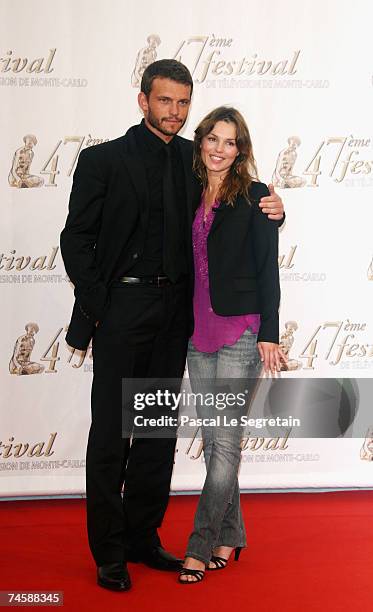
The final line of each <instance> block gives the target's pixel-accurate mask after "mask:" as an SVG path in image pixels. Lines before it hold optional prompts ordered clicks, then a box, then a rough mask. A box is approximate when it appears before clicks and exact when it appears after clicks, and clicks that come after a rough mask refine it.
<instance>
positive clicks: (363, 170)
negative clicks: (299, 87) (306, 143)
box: [272, 134, 373, 189]
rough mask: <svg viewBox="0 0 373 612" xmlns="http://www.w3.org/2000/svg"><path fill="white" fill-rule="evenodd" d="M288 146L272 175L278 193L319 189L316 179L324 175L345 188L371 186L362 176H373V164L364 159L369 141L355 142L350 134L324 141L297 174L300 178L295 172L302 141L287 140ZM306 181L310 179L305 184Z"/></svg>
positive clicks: (361, 139) (295, 138)
mask: <svg viewBox="0 0 373 612" xmlns="http://www.w3.org/2000/svg"><path fill="white" fill-rule="evenodd" d="M288 145H289V146H288V147H286V148H285V149H283V150H282V151H281V152H280V153H279V155H278V158H277V162H276V166H275V169H274V171H273V175H272V182H273V183H274V185H275V186H276V187H278V188H280V189H288V188H295V187H304V186H307V187H319V186H320V184H319V177H320V176H321V175H324V176H325V175H326V174H327V176H328V177H329V178H331V179H333V182H335V183H342V182H344V184H345V185H346V186H352V187H354V186H356V187H365V186H371V184H372V183H371V181H370V182H369V181H367V180H366V179H365V175H367V174H370V173H373V161H372V159H366V153H367V151H366V150H367V148H368V147H369V146H370V145H371V139H370V138H355V137H354V136H353V135H352V134H351V135H350V136H332V137H330V138H325V139H324V140H322V141H321V143H320V144H319V146H318V147H317V149H316V151H315V153H314V154H313V155H312V158H311V160H310V161H309V162H308V163H307V165H306V167H305V169H304V170H303V172H301V173H300V174H301V175H302V176H299V171H298V174H297V173H296V172H295V170H294V166H295V163H296V162H297V157H298V153H299V151H298V148H300V145H301V140H300V138H299V137H298V136H290V137H289V138H288ZM329 145H334V146H330V147H329ZM368 155H371V154H369V153H368ZM363 156H364V157H363ZM362 157H363V158H362ZM297 165H298V166H299V161H298V162H297ZM304 177H306V178H304ZM307 177H310V178H309V180H308V181H307Z"/></svg>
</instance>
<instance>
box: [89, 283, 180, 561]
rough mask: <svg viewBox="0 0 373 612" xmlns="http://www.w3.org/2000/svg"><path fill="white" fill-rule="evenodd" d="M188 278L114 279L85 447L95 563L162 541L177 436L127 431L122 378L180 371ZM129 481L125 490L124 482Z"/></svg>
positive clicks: (97, 351)
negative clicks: (155, 281) (164, 282)
mask: <svg viewBox="0 0 373 612" xmlns="http://www.w3.org/2000/svg"><path fill="white" fill-rule="evenodd" d="M188 313H189V309H188V298H187V283H186V282H180V283H177V284H175V285H170V286H166V287H155V286H141V285H136V284H130V285H128V284H122V283H115V284H114V285H113V287H112V289H111V295H110V305H109V308H108V310H107V311H106V313H105V316H104V319H103V321H101V322H100V323H99V325H98V327H97V329H96V331H95V335H94V338H93V344H92V346H93V371H94V377H93V384H92V424H91V428H90V432H89V439H88V447H87V469H86V490H87V527H88V538H89V544H90V548H91V551H92V554H93V557H94V559H95V561H96V564H97V565H104V564H107V563H114V562H122V561H124V560H125V549H126V547H136V549H139V550H141V549H145V548H147V547H148V546H153V545H157V544H159V542H160V540H159V537H158V534H157V528H158V527H159V526H160V525H161V523H162V519H163V516H164V513H165V511H166V508H167V504H168V498H169V489H170V480H171V476H172V469H173V463H174V453H175V443H176V438H175V436H173V437H171V438H170V437H167V438H162V437H145V438H141V437H138V438H135V439H132V442H130V439H129V438H128V437H127V438H123V437H122V379H123V378H138V377H139V378H147V377H149V378H153V377H155V378H157V377H160V378H163V377H164V378H167V377H170V378H174V379H180V382H181V380H182V377H183V373H184V368H185V359H186V351H187V340H188ZM123 484H124V493H123V496H122V488H123Z"/></svg>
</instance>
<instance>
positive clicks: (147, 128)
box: [61, 60, 283, 591]
mask: <svg viewBox="0 0 373 612" xmlns="http://www.w3.org/2000/svg"><path fill="white" fill-rule="evenodd" d="M192 89H193V80H192V77H191V75H190V73H189V71H188V69H187V68H186V67H185V66H184V65H183V64H181V63H180V62H177V61H176V60H160V61H158V62H154V63H153V64H151V65H150V66H148V68H147V69H146V70H145V72H144V74H143V78H142V82H141V92H140V93H139V96H138V103H139V106H140V108H141V110H142V112H143V114H144V119H143V120H142V122H141V123H140V125H137V126H133V127H131V128H130V129H129V130H128V132H127V133H126V134H125V136H122V137H120V138H118V139H117V140H113V141H110V142H107V143H103V144H100V145H97V146H94V147H90V148H88V149H85V150H83V151H82V152H81V154H80V156H79V161H78V165H77V168H76V171H75V173H74V180H73V186H72V191H71V196H70V203H69V214H68V217H67V221H66V226H65V228H64V230H63V232H62V234H61V253H62V256H63V259H64V263H65V267H66V271H67V273H68V275H69V277H70V279H71V280H72V282H73V283H74V285H75V298H76V299H75V304H74V309H73V315H72V319H71V322H70V326H69V330H68V333H67V336H66V340H67V342H68V344H69V345H70V346H73V347H75V348H78V349H82V350H84V349H86V348H87V346H88V344H89V342H90V339H91V338H92V337H93V341H92V349H93V363H94V377H93V384H92V424H91V428H90V433H89V440H88V447H87V482H86V486H87V524H88V537H89V544H90V548H91V551H92V554H93V557H94V559H95V562H96V565H97V579H98V584H99V585H100V586H103V587H106V588H109V589H113V590H123V591H124V590H128V589H129V588H130V586H131V582H130V578H129V574H128V571H127V567H126V561H127V560H130V561H141V562H144V563H146V564H147V565H149V566H150V567H153V568H157V569H164V570H178V569H180V564H181V562H182V561H181V560H180V559H177V558H176V557H174V556H173V555H171V554H170V553H168V552H166V551H165V550H164V549H163V548H162V545H161V542H160V539H159V536H158V533H157V528H158V527H159V526H160V525H161V522H162V519H163V516H164V513H165V511H166V507H167V503H168V496H169V488H170V480H171V475H172V468H173V460H174V451H175V441H176V438H175V435H173V436H171V437H160V436H154V437H133V438H132V441H130V439H129V437H128V436H126V437H123V436H122V383H121V381H122V379H129V378H144V379H145V378H146V379H153V378H155V379H162V378H171V379H177V380H180V381H181V379H182V377H183V373H184V367H185V358H186V350H187V340H188V336H189V334H190V331H191V312H192V309H191V293H192V286H191V278H192V276H191V274H190V272H191V270H192V264H193V260H192V245H191V226H192V220H193V214H194V210H195V208H196V205H197V204H198V201H199V197H200V191H199V187H198V184H197V183H196V182H195V180H194V179H193V176H192V143H191V142H190V141H187V140H185V139H184V138H181V137H179V136H177V133H178V132H179V130H180V129H181V128H182V126H183V125H184V123H185V121H186V119H187V115H188V110H189V106H190V102H191V94H192ZM267 200H268V198H267ZM263 206H264V208H263V211H266V212H269V213H272V215H273V217H274V218H277V219H279V218H281V217H282V213H283V206H282V202H281V199H280V198H279V197H278V196H277V195H276V194H271V196H270V197H269V201H267V202H263ZM124 482H125V488H124V494H123V496H122V487H123V484H124Z"/></svg>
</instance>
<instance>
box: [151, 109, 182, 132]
mask: <svg viewBox="0 0 373 612" xmlns="http://www.w3.org/2000/svg"><path fill="white" fill-rule="evenodd" d="M146 119H147V121H148V122H149V123H150V125H151V126H152V127H153V128H154V129H155V130H158V132H160V133H161V134H164V136H176V134H178V133H179V132H180V130H181V128H182V127H183V125H184V123H185V122H186V120H187V117H185V119H184V121H181V122H180V127H179V128H178V130H177V131H176V132H172V131H170V130H166V129H165V128H164V127H162V125H161V123H160V121H159V120H158V119H157V118H156V117H155V116H154V115H153V113H152V111H151V110H150V109H149V111H148V115H147V117H146Z"/></svg>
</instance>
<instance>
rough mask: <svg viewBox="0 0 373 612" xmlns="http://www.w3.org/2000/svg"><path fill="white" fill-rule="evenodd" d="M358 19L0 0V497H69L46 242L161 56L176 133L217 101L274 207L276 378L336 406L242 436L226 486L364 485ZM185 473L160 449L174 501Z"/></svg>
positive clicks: (194, 460)
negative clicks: (307, 428) (322, 389)
mask: <svg viewBox="0 0 373 612" xmlns="http://www.w3.org/2000/svg"><path fill="white" fill-rule="evenodd" d="M372 18H373V8H372V5H371V3H370V2H369V1H368V0H367V1H362V0H357V1H356V2H354V3H353V4H351V3H349V2H341V1H340V0H328V1H327V2H321V0H316V1H315V0H313V1H312V2H311V1H310V0H306V1H305V2H303V3H302V6H301V8H300V6H299V3H297V2H295V0H284V1H283V2H281V3H276V2H273V1H272V0H252V1H251V2H245V1H244V0H234V2H233V3H230V4H228V3H226V2H221V1H214V2H212V1H211V0H206V1H205V2H203V3H200V2H198V1H197V0H189V2H188V3H187V4H184V5H177V6H173V5H165V4H164V3H163V2H159V1H158V0H153V1H152V2H150V1H149V2H147V1H146V0H138V1H137V2H133V1H128V2H127V1H124V0H123V1H121V0H107V1H106V2H105V3H95V2H90V1H88V0H80V1H79V2H76V1H75V0H65V1H64V2H50V1H47V0H35V1H34V2H31V3H30V2H26V0H20V1H19V2H17V3H16V4H14V2H13V1H11V0H3V2H2V19H1V23H0V31H1V36H0V46H1V48H0V96H1V113H0V126H1V127H0V129H1V152H0V190H1V224H0V258H1V259H0V284H1V301H0V308H1V321H2V325H3V327H2V333H1V352H0V381H1V406H0V495H1V496H3V497H4V496H13V495H14V496H15V495H40V494H70V493H77V494H79V493H84V470H85V446H86V440H87V434H88V428H89V422H90V385H91V380H92V354H91V350H90V349H88V350H87V352H86V353H81V352H79V351H73V350H72V349H71V348H69V347H68V346H67V345H66V343H65V340H64V337H65V331H66V326H67V324H68V322H69V319H70V313H71V308H72V302H73V288H72V286H71V284H70V282H69V279H68V278H67V277H66V272H65V270H64V266H63V262H62V259H61V253H60V248H59V234H60V232H61V229H62V228H63V226H64V222H65V219H66V214H67V204H68V197H69V192H70V188H71V183H72V175H73V172H74V168H75V166H76V163H77V159H78V156H79V153H80V151H82V150H83V149H85V148H87V147H91V146H94V145H96V144H98V143H101V142H104V141H107V140H110V139H112V138H116V137H117V136H119V135H121V134H123V133H124V132H125V131H126V130H127V129H128V128H129V127H130V126H131V125H133V124H135V123H138V122H139V121H140V120H141V114H140V112H139V109H138V106H137V94H138V91H139V83H140V80H141V75H142V72H143V70H144V69H145V67H146V66H147V65H148V64H149V63H150V62H152V61H154V60H156V59H161V58H176V59H178V60H180V61H182V62H184V63H185V64H186V65H187V66H188V67H189V69H190V71H191V72H192V74H193V79H194V83H195V91H194V95H193V104H192V108H191V111H190V115H189V119H188V122H187V124H186V126H185V128H184V130H183V136H185V137H187V138H192V137H193V130H194V127H195V126H196V125H197V123H198V122H199V120H200V119H201V118H202V117H203V116H204V115H205V114H206V113H207V112H208V111H209V110H211V109H212V108H214V107H216V106H219V105H221V104H229V105H234V106H235V107H237V108H238V109H239V110H240V111H241V112H242V113H243V114H244V116H245V118H246V120H247V122H248V125H249V127H250V131H251V135H252V139H253V142H254V153H255V157H256V160H257V163H258V168H259V175H260V179H261V180H262V181H264V182H266V183H269V182H272V183H273V184H274V185H275V189H276V191H277V192H278V193H279V194H280V195H281V197H282V198H283V201H284V203H285V207H286V222H285V224H284V226H283V227H282V228H281V230H280V254H279V265H280V277H281V286H282V301H281V312H280V315H281V344H282V347H283V349H284V351H285V352H286V353H287V355H288V358H289V362H288V369H287V371H283V372H282V373H281V377H282V378H292V379H294V380H295V379H299V382H300V383H301V382H302V384H304V381H306V380H307V379H309V378H321V379H333V381H334V388H333V390H332V391H330V389H329V391H330V392H331V394H332V395H333V394H334V393H335V397H336V398H338V397H339V398H340V400H338V401H336V402H335V406H336V409H335V425H334V426H333V427H332V430H331V431H330V435H329V437H328V438H322V439H321V438H318V437H313V438H311V437H310V438H299V437H298V438H296V437H294V436H292V432H291V429H289V430H287V431H284V432H283V435H282V436H278V435H277V436H274V437H268V436H265V437H264V436H258V435H257V433H256V435H255V436H253V435H251V434H250V431H248V432H247V435H246V436H245V439H244V443H243V453H242V465H241V472H240V483H241V486H242V488H243V489H252V488H257V489H266V488H287V487H290V488H294V487H302V488H303V487H315V488H317V487H370V486H373V461H372V459H373V410H371V412H372V417H371V420H370V421H369V418H368V420H367V422H366V423H367V427H366V428H365V430H364V432H359V434H358V435H356V431H357V430H356V428H355V424H356V422H357V419H358V417H359V411H361V409H362V401H363V397H364V398H365V400H364V401H365V402H367V403H366V404H365V410H366V407H367V405H368V408H369V402H370V398H371V396H372V394H370V395H369V389H368V390H366V388H365V387H364V393H361V391H359V381H361V380H362V379H364V380H365V381H367V379H369V378H371V376H372V373H373V308H372V305H373V301H372V295H373V240H372V226H373V206H372V203H373V202H372V195H373V132H372V121H371V109H372V102H373V96H372V94H373V61H372V57H373V54H372V38H371V22H372ZM107 359H108V360H110V359H111V356H110V355H108V356H107ZM299 405H300V407H301V408H300V409H302V404H301V403H300V404H299ZM306 408H307V409H310V410H312V407H309V406H307V407H306V406H305V405H303V409H304V410H305V409H306ZM269 411H270V412H269V413H271V407H269ZM275 412H276V406H275V405H274V406H272V414H275ZM289 412H290V413H291V410H290V409H289ZM203 478H204V464H203V459H202V454H201V440H200V432H199V431H198V430H196V431H195V437H194V438H193V439H190V440H186V439H181V440H179V443H178V447H177V454H176V463H175V471H174V477H173V485H172V486H173V490H175V491H187V490H198V489H199V488H200V487H201V484H202V483H203Z"/></svg>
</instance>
